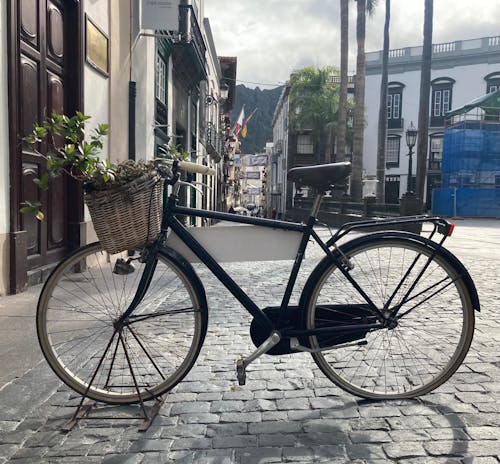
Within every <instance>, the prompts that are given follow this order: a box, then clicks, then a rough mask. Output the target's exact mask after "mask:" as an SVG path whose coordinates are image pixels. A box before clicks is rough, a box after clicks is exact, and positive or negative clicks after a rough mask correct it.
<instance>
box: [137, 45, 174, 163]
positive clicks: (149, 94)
mask: <svg viewBox="0 0 500 464" xmlns="http://www.w3.org/2000/svg"><path fill="white" fill-rule="evenodd" d="M169 71H171V69H169ZM170 79H171V73H170V74H169V80H170ZM132 80H133V81H135V82H137V97H136V102H135V118H136V124H135V127H136V129H135V137H136V154H137V155H136V156H137V159H146V158H147V159H151V158H152V157H153V155H154V154H153V151H154V134H153V124H154V114H155V108H154V104H155V88H154V84H155V39H154V38H153V37H144V36H140V37H139V38H138V39H137V42H136V45H135V48H134V50H133V52H132ZM169 98H170V88H169ZM171 101H172V100H169V102H171ZM169 106H171V105H169ZM169 123H170V124H171V121H169Z"/></svg>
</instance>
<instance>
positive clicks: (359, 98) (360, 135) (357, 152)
mask: <svg viewBox="0 0 500 464" xmlns="http://www.w3.org/2000/svg"><path fill="white" fill-rule="evenodd" d="M356 2H357V18H356V41H357V44H358V52H357V58H356V83H355V94H354V95H355V106H354V127H353V131H354V137H353V143H352V145H353V146H352V175H351V196H352V199H353V200H354V201H361V193H362V185H361V180H362V179H361V176H362V172H363V140H364V130H365V22H366V0H356Z"/></svg>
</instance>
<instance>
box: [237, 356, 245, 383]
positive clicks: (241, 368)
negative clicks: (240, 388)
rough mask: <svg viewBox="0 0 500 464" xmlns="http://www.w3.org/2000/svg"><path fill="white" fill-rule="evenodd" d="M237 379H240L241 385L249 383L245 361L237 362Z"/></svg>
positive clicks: (239, 360)
mask: <svg viewBox="0 0 500 464" xmlns="http://www.w3.org/2000/svg"><path fill="white" fill-rule="evenodd" d="M236 377H237V378H238V384H239V385H245V383H246V381H247V373H246V368H245V361H244V360H243V359H238V361H236Z"/></svg>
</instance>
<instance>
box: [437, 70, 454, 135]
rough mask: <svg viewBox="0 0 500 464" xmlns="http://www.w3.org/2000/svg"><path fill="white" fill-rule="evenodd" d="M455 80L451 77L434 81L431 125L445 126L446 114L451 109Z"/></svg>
mask: <svg viewBox="0 0 500 464" xmlns="http://www.w3.org/2000/svg"><path fill="white" fill-rule="evenodd" d="M454 82H455V81H454V80H453V79H449V78H440V79H436V80H434V81H432V104H431V126H444V116H445V114H446V113H447V112H448V111H450V110H451V97H452V88H453V83H454Z"/></svg>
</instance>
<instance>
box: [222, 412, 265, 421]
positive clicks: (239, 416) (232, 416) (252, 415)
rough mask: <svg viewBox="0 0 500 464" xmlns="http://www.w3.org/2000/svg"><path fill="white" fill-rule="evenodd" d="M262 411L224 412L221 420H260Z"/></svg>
mask: <svg viewBox="0 0 500 464" xmlns="http://www.w3.org/2000/svg"><path fill="white" fill-rule="evenodd" d="M260 421H261V413H260V412H223V413H222V414H221V415H220V422H260Z"/></svg>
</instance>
